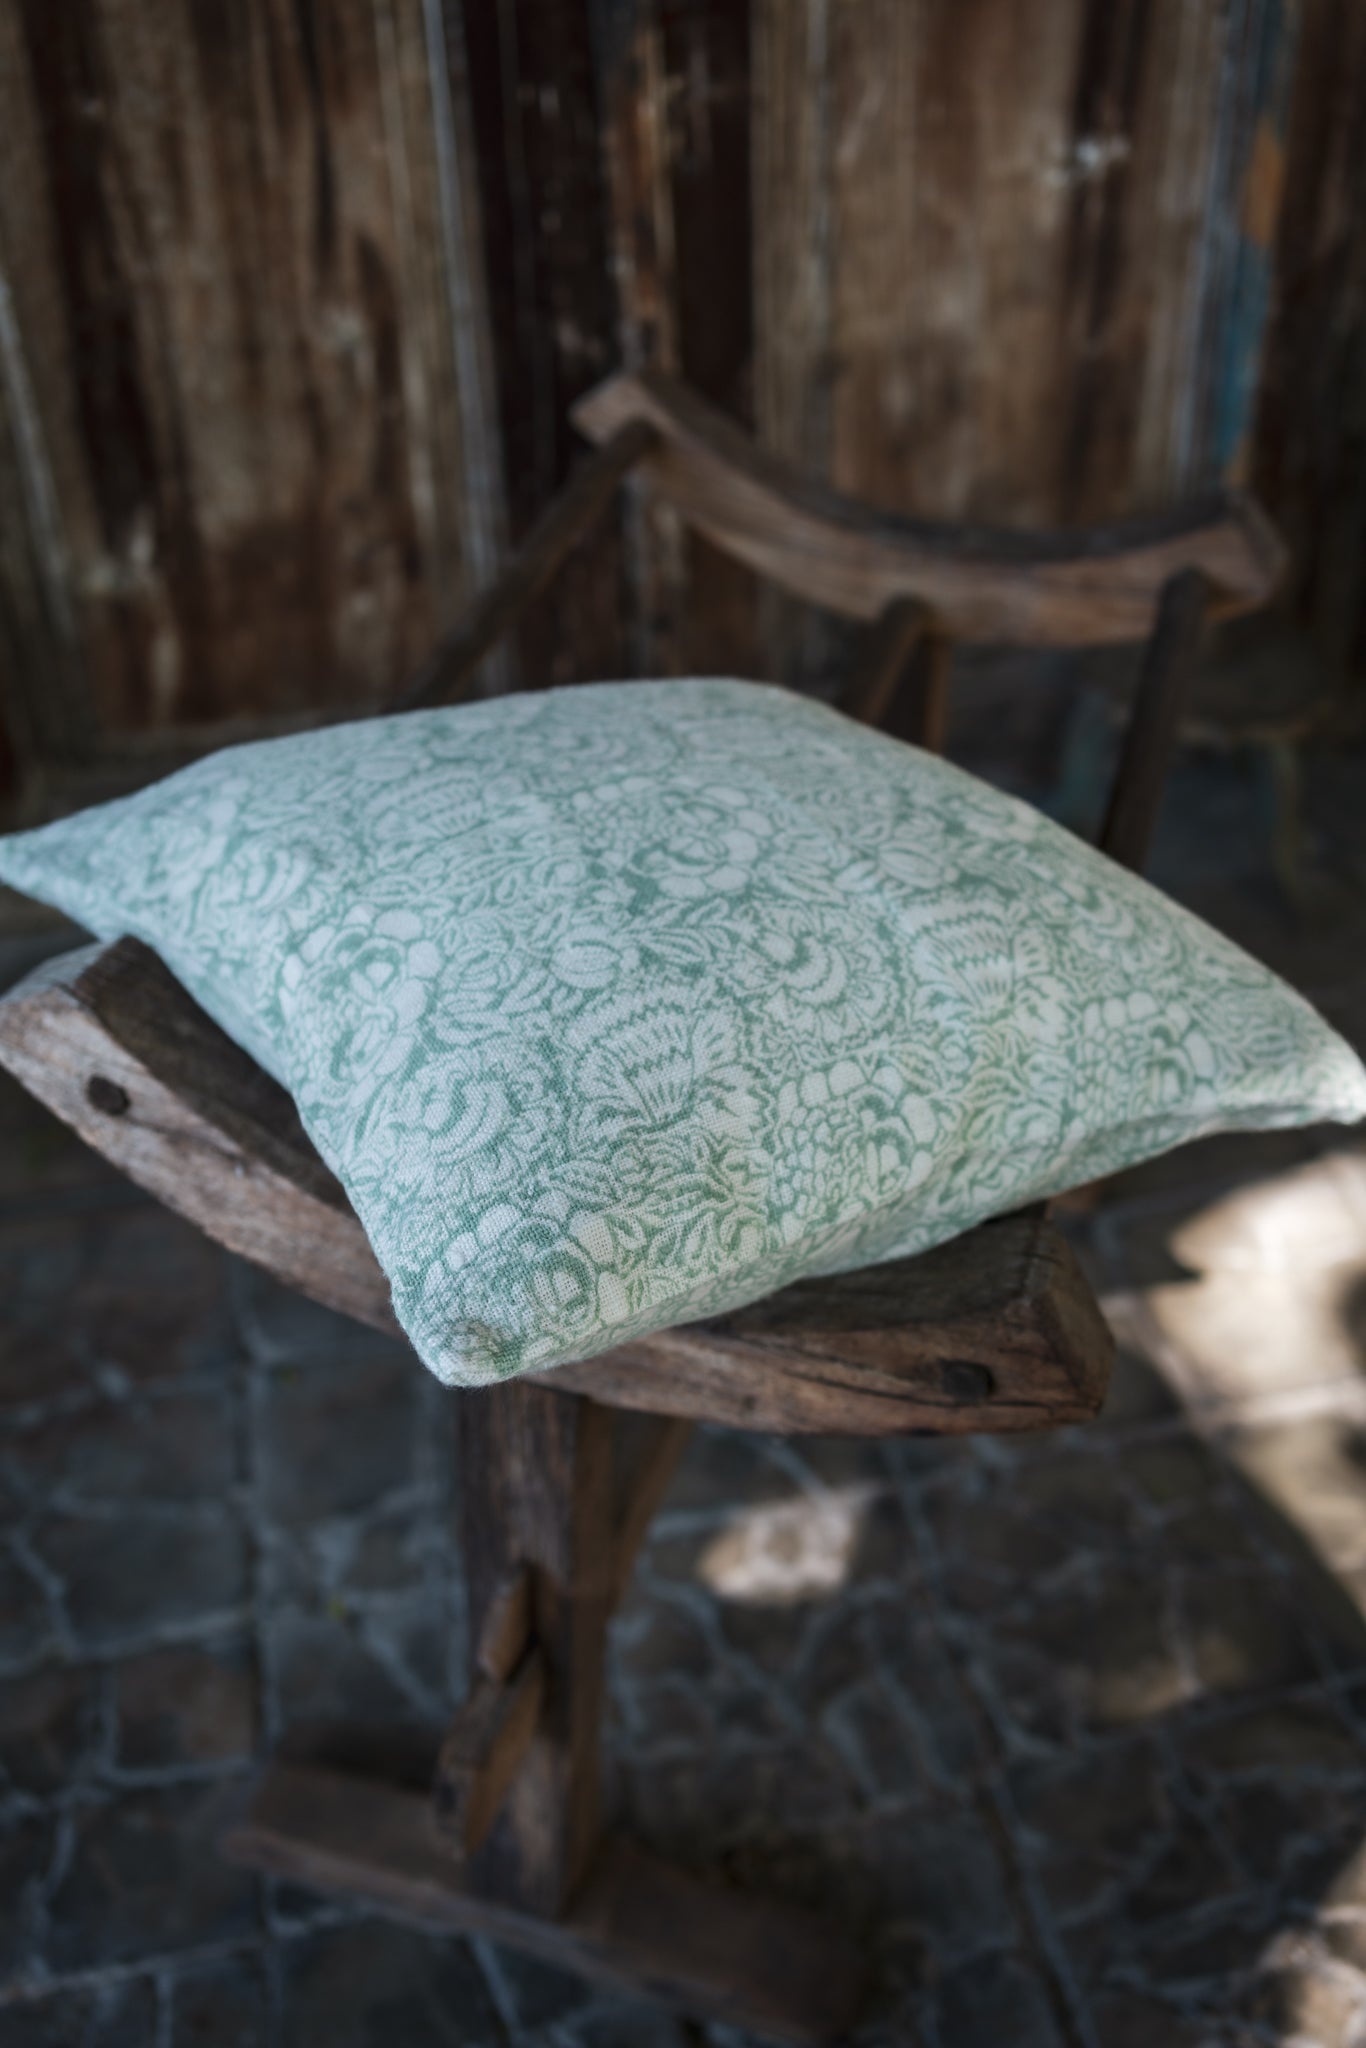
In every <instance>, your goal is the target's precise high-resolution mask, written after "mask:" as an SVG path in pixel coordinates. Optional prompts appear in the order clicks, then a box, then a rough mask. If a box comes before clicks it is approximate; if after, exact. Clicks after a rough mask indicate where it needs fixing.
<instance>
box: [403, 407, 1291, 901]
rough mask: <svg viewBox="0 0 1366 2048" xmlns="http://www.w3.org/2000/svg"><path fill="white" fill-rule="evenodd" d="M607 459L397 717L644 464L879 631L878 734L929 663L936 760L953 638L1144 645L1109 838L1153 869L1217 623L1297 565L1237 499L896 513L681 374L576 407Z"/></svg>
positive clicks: (510, 607)
mask: <svg viewBox="0 0 1366 2048" xmlns="http://www.w3.org/2000/svg"><path fill="white" fill-rule="evenodd" d="M573 418H574V421H575V424H576V425H577V426H578V427H579V428H580V429H581V431H582V432H583V433H584V434H585V435H586V436H587V438H588V439H589V440H591V441H595V442H597V443H598V446H597V449H596V452H595V453H594V454H593V455H592V457H591V458H590V459H589V460H588V461H587V462H585V463H583V464H582V465H581V467H580V468H579V470H578V471H577V473H576V474H575V475H574V476H572V477H571V478H570V480H569V482H568V484H567V485H566V486H565V488H564V489H563V490H562V491H561V492H560V494H559V496H558V497H557V498H556V499H555V500H554V501H553V502H552V503H551V504H550V505H549V506H547V508H546V510H545V511H544V512H543V513H542V514H541V516H540V518H539V519H538V520H537V521H536V523H535V524H534V526H533V527H532V528H531V530H530V532H529V533H528V534H527V536H526V538H525V540H524V541H523V543H522V546H521V548H520V549H519V551H518V553H517V554H516V555H515V556H514V557H513V559H512V560H511V561H510V562H509V563H508V565H507V567H506V568H505V569H504V571H503V573H502V574H501V575H500V576H499V577H498V579H497V581H496V582H495V583H494V584H493V585H492V586H491V587H490V588H489V589H487V590H486V591H484V592H483V593H482V594H481V595H480V596H479V597H478V598H476V599H475V601H474V603H473V604H472V605H471V606H470V607H469V609H468V611H467V612H466V614H465V616H464V617H463V618H462V619H461V620H460V621H459V622H458V624H457V625H456V626H455V628H454V630H453V631H452V632H450V633H448V634H447V635H446V637H445V638H444V639H443V640H442V641H441V642H440V644H439V645H438V646H437V647H436V648H434V649H433V651H432V654H431V655H430V657H429V658H428V660H427V661H426V662H425V663H424V665H423V667H422V668H421V669H420V670H419V671H418V673H417V675H416V676H414V677H413V679H412V681H411V682H410V683H409V684H408V686H407V687H406V688H405V689H404V690H403V691H402V693H401V694H400V695H399V696H398V698H397V699H396V700H395V702H394V704H393V705H392V707H391V708H392V709H395V710H419V709H422V708H424V707H427V706H430V705H434V704H442V703H451V702H454V701H456V700H457V699H458V698H459V697H461V696H466V695H468V694H469V693H470V691H471V690H473V689H474V688H476V687H477V682H478V676H479V671H480V664H481V663H482V662H483V660H484V657H485V656H486V655H487V654H488V653H489V652H490V650H491V649H492V648H493V647H494V646H495V645H496V643H497V642H498V641H499V640H500V639H501V638H502V636H503V635H504V634H505V633H507V632H508V631H509V630H510V629H511V628H512V627H513V626H515V625H516V623H517V621H518V619H519V617H520V616H521V615H522V613H523V612H524V610H525V608H526V607H527V605H529V604H530V603H531V601H532V599H533V598H534V597H535V596H536V594H537V593H538V592H539V591H540V590H542V589H543V588H544V587H545V586H546V584H547V583H548V582H549V581H550V579H551V577H552V576H553V575H554V574H555V572H556V570H557V569H558V568H559V566H560V564H561V563H562V562H563V561H564V559H565V557H566V556H567V555H568V554H569V553H570V552H571V551H572V550H573V549H574V548H575V547H576V546H577V545H578V544H579V542H580V541H582V540H583V539H584V537H585V536H586V535H587V534H588V533H589V532H590V531H591V530H592V528H593V527H594V526H595V525H596V523H597V522H598V520H599V519H601V518H602V517H603V515H604V514H605V512H606V511H607V508H608V507H609V505H610V504H611V502H612V499H613V498H614V496H615V495H616V492H617V489H618V487H619V486H620V485H621V483H622V482H623V481H624V480H625V478H627V477H628V476H630V475H631V474H632V472H634V471H639V472H641V473H643V474H644V475H645V476H646V477H647V478H648V479H649V481H650V483H651V485H652V486H653V488H654V489H656V490H657V491H659V492H660V493H661V494H662V496H663V497H665V498H666V499H667V500H668V501H669V503H670V504H672V505H674V506H675V507H676V508H677V509H678V511H679V512H680V513H681V514H682V515H683V517H684V518H685V519H687V520H688V521H689V522H690V523H691V524H692V525H693V526H695V527H696V528H697V529H698V530H699V532H701V533H704V534H706V535H707V537H708V538H709V539H710V540H712V541H714V542H715V543H716V544H717V545H718V546H720V547H722V548H724V549H726V550H727V551H728V552H729V553H730V554H732V555H735V556H736V557H738V558H739V559H740V560H741V561H744V562H747V563H748V564H749V565H750V566H751V567H752V568H753V569H755V570H757V571H758V572H759V573H760V574H762V575H764V576H767V577H769V578H770V579H771V580H772V581H773V582H775V583H777V584H779V585H780V586H781V587H782V588H784V589H786V590H789V591H791V592H792V593H793V594H794V595H795V596H798V597H802V598H805V599H806V600H808V601H809V602H812V603H815V604H820V605H825V606H827V607H828V608H829V609H831V610H833V611H836V612H839V613H842V614H843V615H844V616H845V617H847V618H852V619H859V620H866V621H870V622H871V631H870V633H869V634H868V636H867V639H866V643H865V646H864V649H863V652H862V655H861V658H860V659H859V660H858V661H857V662H856V663H855V664H854V666H853V668H852V670H851V672H850V675H849V676H848V678H847V679H846V684H845V688H844V691H843V694H842V699H841V702H842V705H843V708H844V709H845V710H847V711H848V712H849V713H850V714H851V715H852V716H853V717H855V718H859V719H862V720H864V721H865V722H866V723H868V724H870V725H878V724H881V723H882V722H883V720H884V718H885V717H886V716H887V714H888V712H889V710H890V708H891V704H892V700H893V698H894V697H895V696H896V694H897V692H898V691H899V690H901V689H902V688H903V686H904V685H905V682H906V678H907V676H908V673H909V672H910V670H911V669H912V666H913V664H914V666H915V667H916V668H917V670H918V675H917V679H916V683H915V688H916V691H917V698H916V702H915V705H914V706H913V707H912V716H911V719H910V727H911V730H912V733H913V736H914V737H915V738H917V739H918V740H919V742H920V744H921V745H923V746H926V747H929V748H930V749H932V750H934V751H939V750H941V749H942V747H943V743H944V733H945V728H946V724H947V707H948V683H949V655H950V650H951V648H952V647H953V645H954V643H955V642H957V641H978V642H995V643H998V644H1001V643H1004V644H1006V645H1014V646H1035V647H1067V646H1094V645H1097V644H1102V643H1104V642H1107V641H1130V642H1133V641H1141V640H1145V639H1146V641H1147V650H1146V653H1145V656H1144V661H1143V667H1142V671H1141V674H1140V677H1139V685H1138V692H1137V695H1136V698H1135V702H1134V710H1133V715H1132V717H1131V719H1130V721H1129V728H1128V731H1127V733H1126V736H1125V740H1124V747H1123V751H1122V753H1121V757H1120V764H1119V770H1118V773H1117V775H1116V778H1115V783H1114V788H1113V791H1112V794H1111V798H1110V805H1109V811H1108V815H1107V818H1106V823H1105V827H1104V830H1103V831H1102V834H1101V839H1100V844H1101V846H1102V848H1103V849H1104V851H1105V852H1107V853H1109V854H1110V855H1111V856H1112V857H1113V858H1114V859H1116V860H1118V861H1121V862H1123V863H1124V864H1125V865H1126V866H1128V867H1135V868H1137V867H1140V866H1141V865H1142V862H1143V858H1144V855H1145V853H1146V851H1147V847H1148V842H1149V840H1150V838H1151V836H1152V831H1153V827H1154V825H1155V823H1156V819H1157V812H1158V806H1159V803H1160V800H1161V794H1162V787H1163V783H1164V781H1165V778H1166V772H1167V768H1168V765H1169V763H1170V760H1171V755H1172V749H1173V747H1174V744H1175V739H1176V732H1177V725H1178V721H1179V718H1180V715H1181V710H1182V706H1183V702H1184V696H1185V692H1186V688H1187V685H1188V682H1189V678H1190V675H1191V672H1192V668H1193V665H1194V656H1195V651H1196V648H1197V646H1198V642H1199V638H1200V633H1201V630H1202V627H1203V624H1204V621H1205V620H1206V619H1207V618H1209V617H1215V618H1218V617H1221V616H1222V617H1227V616H1229V615H1230V614H1232V613H1235V612H1239V611H1248V610H1251V609H1252V608H1253V607H1254V606H1257V605H1261V604H1265V603H1266V601H1267V600H1268V599H1269V598H1270V597H1271V595H1272V594H1273V592H1274V590H1275V587H1276V584H1277V581H1278V579H1279V576H1280V573H1281V570H1282V567H1283V564H1284V549H1283V547H1282V545H1281V542H1280V539H1279V536H1278V535H1277V533H1276V530H1275V528H1274V527H1273V526H1272V524H1271V522H1270V520H1269V519H1267V517H1266V515H1265V514H1264V513H1263V512H1262V511H1261V509H1260V507H1259V506H1258V505H1257V504H1256V503H1255V502H1254V500H1252V499H1251V498H1249V497H1247V496H1245V495H1244V494H1242V493H1239V492H1235V491H1229V492H1224V493H1222V494H1220V495H1218V496H1215V497H1212V498H1209V499H1206V500H1203V501H1201V502H1199V503H1196V504H1192V505H1188V506H1185V507H1183V508H1180V509H1178V510H1177V511H1175V512H1172V513H1169V514H1165V515H1163V516H1162V517H1160V518H1156V519H1146V520H1131V521H1128V522H1125V523H1124V524H1121V525H1117V526H1105V527H1092V528H1090V529H1088V530H1087V531H1086V532H1084V533H1080V534H1044V535H1031V534H1023V533H1014V532H1007V531H1005V530H1002V529H992V528H985V527H972V526H946V525H937V524H934V523H932V522H929V521H925V520H911V519H897V518H893V517H891V516H890V515H888V514H886V513H880V512H875V511H873V510H872V509H871V508H870V507H868V506H865V505H860V504H857V503H855V502H854V501H853V500H852V499H849V498H842V497H840V496H838V495H837V494H836V493H835V492H833V491H829V490H826V489H824V488H823V487H821V486H819V485H816V484H813V483H811V482H809V481H807V480H806V479H804V478H802V477H799V476H798V475H797V474H796V472H795V471H793V470H792V469H790V468H789V467H788V465H787V464H785V463H783V462H780V461H779V460H777V458H776V457H774V456H772V455H769V454H766V453H765V452H764V451H763V450H761V449H759V448H758V447H756V446H755V444H754V443H753V442H752V441H751V440H750V439H749V438H748V436H747V435H745V434H744V433H742V432H741V430H740V429H739V428H738V427H737V426H736V425H735V424H734V422H733V421H731V420H728V419H726V418H725V416H724V415H723V414H721V413H719V412H717V411H716V410H715V408H714V407H712V406H710V405H708V404H707V403H706V402H705V400H703V399H701V398H699V397H698V396H697V395H696V393H695V392H692V391H689V390H688V389H687V388H686V387H685V386H684V385H682V384H679V383H678V382H677V381H676V380H674V379H672V378H669V377H666V376H663V375H661V374H660V373H658V372H655V371H649V372H641V373H639V374H625V373H624V374H622V375H619V376H614V377H609V378H608V379H607V380H606V382H605V383H602V384H599V385H598V386H597V387H596V388H595V389H594V390H592V391H590V392H588V393H587V394H586V395H585V396H584V397H583V398H581V399H580V400H579V402H578V404H577V405H576V406H575V407H574V411H573Z"/></svg>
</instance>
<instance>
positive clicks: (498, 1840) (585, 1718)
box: [437, 1379, 614, 1918]
mask: <svg viewBox="0 0 1366 2048" xmlns="http://www.w3.org/2000/svg"><path fill="white" fill-rule="evenodd" d="M611 1422H612V1418H611V1416H610V1415H609V1414H608V1412H607V1410H606V1409H605V1408H600V1407H598V1406H597V1405H596V1404H595V1403H593V1402H592V1401H586V1400H573V1399H565V1398H563V1397H561V1396H560V1395H557V1394H555V1393H552V1392H549V1391H548V1390H547V1389H546V1388H544V1387H542V1386H537V1385H534V1384H532V1383H531V1382H530V1381H528V1380H526V1379H522V1380H517V1381H514V1382H512V1383H511V1384H509V1385H507V1386H498V1387H485V1388H482V1389H480V1390H479V1391H478V1392H475V1393H469V1394H466V1395H465V1396H464V1397H463V1398H462V1399H461V1400H460V1402H459V1404H458V1406H457V1408H456V1469H457V1477H458V1484H457V1501H458V1509H459V1517H460V1537H461V1556H462V1558H463V1560H464V1566H465V1585H466V1596H467V1601H468V1607H469V1619H470V1631H471V1634H472V1636H473V1637H474V1639H475V1640H476V1642H478V1641H480V1640H481V1639H482V1638H484V1637H485V1636H486V1633H487V1631H488V1628H489V1624H490V1618H491V1616H492V1615H494V1614H495V1613H496V1611H497V1606H498V1603H499V1602H500V1600H501V1599H502V1598H503V1589H504V1588H505V1586H506V1584H507V1578H508V1572H509V1570H510V1569H516V1568H518V1567H525V1568H526V1570H527V1571H528V1572H529V1574H530V1579H531V1631H532V1648H531V1650H530V1652H529V1653H528V1655H529V1657H531V1658H533V1659H539V1660H540V1663H541V1667H542V1675H541V1676H540V1677H539V1678H537V1677H535V1676H534V1675H533V1677H532V1678H531V1679H530V1680H528V1681H526V1682H525V1683H524V1684H522V1685H521V1687H520V1688H519V1685H518V1680H519V1679H522V1678H523V1676H524V1666H519V1667H518V1672H517V1674H516V1675H515V1676H514V1678H513V1679H512V1680H511V1681H509V1685H508V1687H505V1688H503V1689H502V1696H501V1698H500V1697H498V1696H497V1695H490V1692H489V1685H490V1681H488V1680H487V1679H484V1680H483V1682H482V1683H481V1682H480V1677H476V1679H475V1684H474V1687H473V1692H472V1700H473V1706H472V1709H471V1711H472V1712H473V1713H474V1715H475V1723H474V1726H473V1728H472V1731H471V1735H470V1739H469V1740H468V1741H466V1740H464V1739H463V1737H462V1733H461V1721H460V1717H457V1721H456V1724H455V1730H454V1741H453V1743H452V1744H451V1745H450V1749H448V1750H443V1756H442V1763H441V1765H440V1766H439V1768H438V1780H437V1784H438V1798H440V1795H441V1787H442V1783H443V1779H444V1780H445V1781H447V1782H448V1783H449V1784H450V1787H451V1790H452V1794H453V1811H452V1815H451V1816H450V1817H451V1818H452V1819H453V1820H454V1822H455V1824H456V1825H457V1826H458V1827H462V1828H463V1829H464V1830H465V1835H466V1840H467V1841H468V1843H469V1846H470V1848H471V1850H473V1849H474V1848H475V1847H477V1845H478V1841H479V1839H481V1831H482V1830H483V1829H485V1828H486V1827H487V1825H488V1822H489V1821H490V1820H491V1818H492V1813H493V1812H494V1811H495V1810H496V1808H497V1806H498V1805H499V1804H500V1803H502V1795H503V1794H504V1793H506V1803H505V1804H504V1805H503V1810H502V1813H501V1815H500V1817H499V1819H498V1821H497V1825H496V1826H495V1827H494V1828H493V1832H492V1834H491V1835H490V1837H489V1839H488V1841H487V1843H486V1844H485V1846H484V1847H483V1850H482V1852H481V1853H480V1854H479V1855H478V1856H477V1857H476V1858H475V1859H474V1861H473V1862H472V1865H471V1872H470V1876H471V1882H472V1883H473V1884H475V1885H476V1886H477V1888H478V1890H479V1891H480V1892H482V1893H483V1894H484V1895H485V1896H487V1897H490V1898H499V1899H503V1900H505V1901H507V1902H508V1903H510V1904H514V1905H518V1906H521V1907H523V1908H525V1909H526V1910H528V1911H533V1912H540V1913H544V1914H547V1915H549V1916H550V1917H551V1918H555V1917H557V1916H558V1915H559V1914H560V1913H561V1912H562V1911H563V1910H564V1908H565V1905H566V1904H567V1902H568V1900H569V1898H570V1897H571V1895H572V1894H573V1892H574V1891H575V1890H576V1889H577V1887H578V1885H579V1884H580V1882H581V1880H582V1878H583V1875H584V1873H585V1871H586V1870H587V1868H588V1864H589V1862H590V1860H591V1858H592V1856H593V1853H594V1851H595V1849H596V1847H597V1842H598V1837H599V1831H600V1827H601V1821H600V1816H599V1810H598V1808H599V1799H598V1775H599V1758H598V1742H599V1733H600V1726H601V1720H602V1706H603V1690H604V1688H603V1654H604V1649H605V1646H606V1639H607V1622H608V1618H609V1616H610V1614H611V1611H612V1605H613V1576H612V1575H613V1564H614V1552H613V1529H612V1493H611V1476H612V1475H611ZM528 1686H529V1687H530V1688H531V1690H530V1691H528ZM542 1699H543V1700H544V1711H543V1712H542V1711H541V1702H542ZM538 1716H539V1719H538ZM500 1738H501V1742H502V1749H501V1753H500V1754H499V1755H498V1756H497V1758H494V1757H493V1755H492V1754H491V1753H490V1751H489V1750H488V1749H483V1750H482V1751H481V1744H490V1745H492V1744H496V1743H497V1742H498V1741H499V1739H500ZM519 1742H520V1745H521V1746H520V1748H518V1746H517V1745H518V1743H519ZM495 1765H496V1768H494V1766H495ZM514 1772H515V1775H514ZM490 1773H491V1775H490ZM438 1811H440V1808H438Z"/></svg>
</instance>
